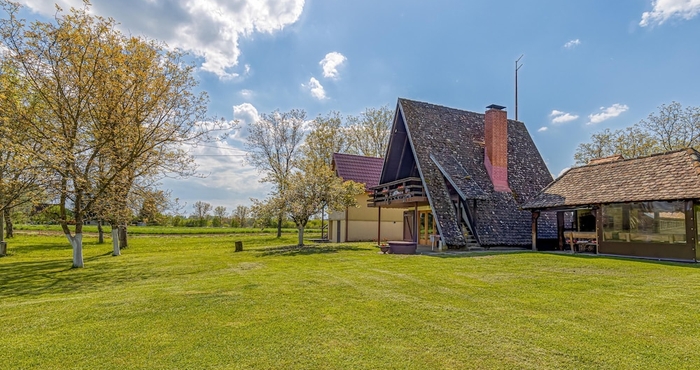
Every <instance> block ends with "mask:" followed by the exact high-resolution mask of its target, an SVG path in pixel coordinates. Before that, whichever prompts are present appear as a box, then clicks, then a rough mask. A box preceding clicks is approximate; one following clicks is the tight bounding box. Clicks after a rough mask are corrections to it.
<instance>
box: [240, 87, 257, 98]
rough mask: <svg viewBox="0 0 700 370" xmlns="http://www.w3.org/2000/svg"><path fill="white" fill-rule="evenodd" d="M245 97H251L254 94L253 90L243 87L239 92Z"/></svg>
mask: <svg viewBox="0 0 700 370" xmlns="http://www.w3.org/2000/svg"><path fill="white" fill-rule="evenodd" d="M238 93H239V94H241V96H242V97H244V98H251V97H252V96H253V94H254V93H253V90H248V89H243V90H241V91H239V92H238Z"/></svg>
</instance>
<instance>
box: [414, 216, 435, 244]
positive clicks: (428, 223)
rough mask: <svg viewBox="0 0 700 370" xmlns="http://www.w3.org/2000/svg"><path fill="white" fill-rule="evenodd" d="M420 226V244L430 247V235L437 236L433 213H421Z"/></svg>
mask: <svg viewBox="0 0 700 370" xmlns="http://www.w3.org/2000/svg"><path fill="white" fill-rule="evenodd" d="M419 214H420V218H419V219H418V225H419V228H420V233H419V234H418V235H419V238H418V244H422V245H430V235H433V234H435V233H436V232H435V230H436V228H435V218H434V217H433V213H432V212H431V211H420V212H419Z"/></svg>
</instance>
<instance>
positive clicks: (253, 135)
mask: <svg viewBox="0 0 700 370" xmlns="http://www.w3.org/2000/svg"><path fill="white" fill-rule="evenodd" d="M305 122H306V112H305V111H303V110H299V109H292V110H290V111H289V112H280V111H274V112H272V113H270V114H264V113H263V114H261V115H260V118H259V119H258V120H257V121H256V122H254V123H253V124H252V125H251V126H250V127H249V135H248V138H247V143H246V149H247V150H248V156H247V161H248V163H250V164H251V165H253V166H255V167H256V168H257V169H258V170H259V171H260V172H262V173H264V174H265V177H263V179H262V180H261V181H263V182H268V183H271V184H272V185H273V186H274V187H275V192H276V193H277V194H284V193H285V191H286V187H287V180H288V178H289V175H290V174H291V173H292V170H293V169H294V167H295V166H296V163H297V160H298V155H299V146H300V145H301V143H302V142H303V140H304V131H303V128H304V124H305ZM282 218H283V214H282V210H281V209H280V212H279V214H278V215H277V237H278V238H279V237H281V236H282Z"/></svg>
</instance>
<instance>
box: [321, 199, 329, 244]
mask: <svg viewBox="0 0 700 370" xmlns="http://www.w3.org/2000/svg"><path fill="white" fill-rule="evenodd" d="M325 215H326V206H325V205H324V206H323V207H321V240H326V239H328V238H324V237H323V219H324V216H325Z"/></svg>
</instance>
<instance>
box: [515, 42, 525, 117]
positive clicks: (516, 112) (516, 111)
mask: <svg viewBox="0 0 700 370" xmlns="http://www.w3.org/2000/svg"><path fill="white" fill-rule="evenodd" d="M524 55H525V54H521V55H520V58H518V60H516V61H515V120H516V121H517V120H518V70H519V69H520V67H522V66H523V64H522V63H520V65H518V62H520V59H522V58H523V56H524Z"/></svg>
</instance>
